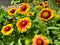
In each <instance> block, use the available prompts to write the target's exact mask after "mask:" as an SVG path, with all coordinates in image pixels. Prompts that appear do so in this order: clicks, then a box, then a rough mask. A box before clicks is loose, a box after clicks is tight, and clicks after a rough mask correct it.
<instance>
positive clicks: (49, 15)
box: [39, 8, 54, 21]
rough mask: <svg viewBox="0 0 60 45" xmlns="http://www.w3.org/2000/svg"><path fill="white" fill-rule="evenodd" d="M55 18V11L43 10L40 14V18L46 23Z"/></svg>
mask: <svg viewBox="0 0 60 45" xmlns="http://www.w3.org/2000/svg"><path fill="white" fill-rule="evenodd" d="M53 16H54V11H53V10H51V9H50V8H43V9H42V10H41V11H40V14H39V18H40V19H41V20H44V21H48V20H50V19H52V18H53Z"/></svg>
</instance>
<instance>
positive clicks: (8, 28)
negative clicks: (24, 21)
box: [1, 24, 14, 35]
mask: <svg viewBox="0 0 60 45" xmlns="http://www.w3.org/2000/svg"><path fill="white" fill-rule="evenodd" d="M13 30H14V28H13V25H12V24H8V25H6V26H4V27H3V28H2V30H1V33H3V35H9V34H11V33H12V32H13Z"/></svg>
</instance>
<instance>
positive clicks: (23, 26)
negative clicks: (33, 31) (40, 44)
mask: <svg viewBox="0 0 60 45" xmlns="http://www.w3.org/2000/svg"><path fill="white" fill-rule="evenodd" d="M17 28H18V30H20V31H21V32H26V31H27V29H29V28H31V20H30V19H29V18H22V19H20V20H18V22H17Z"/></svg>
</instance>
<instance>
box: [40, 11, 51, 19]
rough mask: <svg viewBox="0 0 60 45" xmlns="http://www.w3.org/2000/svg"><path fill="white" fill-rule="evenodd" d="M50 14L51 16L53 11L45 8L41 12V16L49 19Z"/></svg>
mask: <svg viewBox="0 0 60 45" xmlns="http://www.w3.org/2000/svg"><path fill="white" fill-rule="evenodd" d="M50 16H51V12H50V11H48V10H44V11H43V12H42V13H41V18H44V19H48V18H49V17H50Z"/></svg>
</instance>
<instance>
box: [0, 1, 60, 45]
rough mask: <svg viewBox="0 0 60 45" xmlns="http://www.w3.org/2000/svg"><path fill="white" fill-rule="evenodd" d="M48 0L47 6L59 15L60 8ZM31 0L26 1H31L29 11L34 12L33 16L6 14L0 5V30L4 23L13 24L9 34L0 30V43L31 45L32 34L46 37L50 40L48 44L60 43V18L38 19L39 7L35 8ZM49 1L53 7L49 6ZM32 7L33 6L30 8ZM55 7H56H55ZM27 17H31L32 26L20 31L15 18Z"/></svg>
mask: <svg viewBox="0 0 60 45" xmlns="http://www.w3.org/2000/svg"><path fill="white" fill-rule="evenodd" d="M38 1H39V2H40V1H46V0H38ZM48 1H49V7H50V8H52V9H54V10H55V11H56V14H55V15H57V14H59V15H60V10H59V7H58V6H57V4H55V3H54V1H52V0H48ZM24 2H26V0H12V2H11V3H12V4H17V3H24ZM33 2H34V1H33V0H28V3H30V5H31V3H32V5H31V9H30V11H32V12H35V13H34V16H31V17H28V16H26V14H24V15H20V14H16V16H14V17H11V16H9V15H8V13H7V11H5V10H3V8H2V7H0V30H1V29H2V27H3V26H4V25H6V24H9V23H11V24H13V26H14V32H13V33H12V34H11V35H8V36H4V35H2V33H1V32H0V45H32V39H33V37H34V35H36V34H41V35H45V36H47V37H48V39H49V40H50V44H49V45H60V19H57V18H53V19H52V20H50V21H47V22H45V21H41V20H39V16H38V15H39V12H40V10H41V9H40V7H38V8H37V9H36V6H38V5H35V4H33ZM51 3H53V4H52V6H53V7H51ZM32 7H33V8H32ZM57 7H58V8H57ZM56 8H57V9H56ZM24 17H28V18H30V19H31V22H32V27H31V28H30V29H28V31H27V32H25V33H21V32H19V31H18V30H17V27H16V23H17V20H18V19H20V18H24ZM10 18H14V21H11V20H10Z"/></svg>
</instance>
